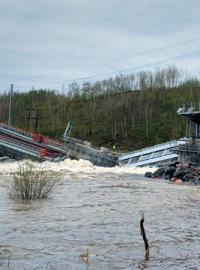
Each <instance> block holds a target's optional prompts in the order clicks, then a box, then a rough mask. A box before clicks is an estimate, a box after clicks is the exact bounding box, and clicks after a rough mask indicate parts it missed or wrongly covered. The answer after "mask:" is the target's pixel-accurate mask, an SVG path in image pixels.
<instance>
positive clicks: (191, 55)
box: [16, 51, 200, 88]
mask: <svg viewBox="0 0 200 270" xmlns="http://www.w3.org/2000/svg"><path fill="white" fill-rule="evenodd" d="M197 57H200V51H194V52H191V53H186V54H181V55H178V56H173V57H169V58H164V59H161V60H158V61H154V62H150V63H147V64H142V65H138V66H136V67H129V68H126V69H119V70H115V71H111V72H105V73H98V74H94V75H90V76H84V77H80V78H74V79H72V80H64V81H55V82H49V83H40V84H39V85H43V84H48V85H57V84H62V83H67V82H68V83H70V82H73V81H77V82H78V81H84V80H89V79H92V78H97V77H100V76H109V75H112V74H117V73H123V72H127V71H130V70H131V71H132V72H133V71H138V70H141V69H146V68H153V67H157V66H160V65H163V64H166V63H168V62H170V61H174V62H184V61H185V60H186V59H195V58H197ZM23 87H32V85H29V86H28V85H24V86H16V88H23Z"/></svg>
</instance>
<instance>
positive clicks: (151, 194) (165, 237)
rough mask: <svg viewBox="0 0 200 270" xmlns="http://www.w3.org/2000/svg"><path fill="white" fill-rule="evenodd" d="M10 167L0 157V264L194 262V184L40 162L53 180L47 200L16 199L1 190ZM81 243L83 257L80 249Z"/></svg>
mask: <svg viewBox="0 0 200 270" xmlns="http://www.w3.org/2000/svg"><path fill="white" fill-rule="evenodd" d="M17 166H18V165H17V162H5V163H1V164H0V174H1V175H0V182H1V185H0V269H11V270H15V269H16V270H23V269H27V270H29V269H31V270H32V269H56V270H64V269H66V270H68V269H69V270H73V269H78V270H79V269H80V270H84V269H91V270H96V269H98V270H107V269H108V270H110V269H116V270H117V269H126V270H129V269H131V270H133V269H161V270H162V269H173V270H176V269H181V270H183V269H200V268H199V267H200V266H199V265H200V264H199V262H200V250H199V247H200V223H199V213H200V189H199V188H198V187H197V186H184V185H173V184H169V183H168V182H167V181H162V180H153V179H152V180H151V179H145V178H144V177H143V176H142V174H143V173H144V171H145V170H147V169H129V170H127V169H124V168H100V167H95V166H93V165H91V164H90V163H89V162H86V161H63V162H59V163H48V162H46V163H44V164H43V166H44V167H45V168H46V169H49V170H52V174H53V173H54V172H58V171H59V172H61V173H62V177H61V180H60V181H59V182H58V183H57V185H56V187H55V190H54V191H53V193H52V194H51V196H50V198H49V199H47V200H41V201H33V202H29V203H22V202H19V201H13V200H11V199H10V198H9V197H8V195H7V192H6V187H7V184H8V183H9V181H10V180H11V178H12V173H13V172H14V171H15V170H16V169H17ZM38 166H39V165H38ZM142 212H144V216H145V222H144V226H145V229H146V234H147V238H148V240H149V245H150V259H149V260H148V261H146V260H145V259H144V243H143V240H142V237H141V235H140V226H139V222H140V218H141V214H142ZM87 248H88V249H89V254H90V256H89V260H88V262H85V261H82V260H81V259H80V255H81V254H83V253H86V250H87Z"/></svg>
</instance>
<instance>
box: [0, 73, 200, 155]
mask: <svg viewBox="0 0 200 270" xmlns="http://www.w3.org/2000/svg"><path fill="white" fill-rule="evenodd" d="M199 101H200V82H199V81H198V80H197V79H191V78H190V79H186V78H185V79H183V77H181V76H180V72H178V71H177V70H176V69H175V68H168V69H166V70H162V71H159V72H156V73H151V72H142V73H138V74H137V76H136V75H131V76H126V77H124V76H117V77H115V78H113V79H109V80H104V81H100V82H96V83H95V84H93V85H90V84H89V83H85V84H84V85H83V86H82V87H80V86H79V85H77V84H76V83H73V84H72V85H71V86H70V89H69V91H67V92H66V93H65V92H64V91H63V93H62V94H61V93H59V92H57V91H53V90H45V89H40V90H31V91H29V92H26V93H21V92H14V95H13V124H14V125H16V126H18V127H22V128H26V127H27V121H28V111H27V109H29V108H37V109H40V110H41V111H40V116H42V119H41V120H40V122H39V129H40V132H41V133H43V134H45V135H48V136H51V137H54V138H61V136H62V134H63V132H64V130H65V127H66V125H67V122H68V121H72V123H73V132H72V136H73V137H76V138H80V139H83V140H87V141H91V142H92V143H93V144H94V145H97V146H107V147H112V145H113V144H115V145H116V148H117V150H134V149H138V148H141V147H144V146H148V145H153V144H156V143H160V142H165V141H167V140H170V139H174V138H179V137H182V136H184V135H185V119H182V118H181V117H180V116H178V115H177V114H176V111H177V109H178V108H179V107H180V106H182V105H183V104H184V103H186V104H188V103H191V102H193V103H197V102H199ZM8 104H9V96H8V93H4V94H2V95H1V96H0V121H2V122H7V119H8ZM32 117H33V118H34V116H32ZM34 121H35V120H34V119H32V120H31V123H30V125H29V129H30V130H31V129H32V131H33V130H34V125H35V123H34Z"/></svg>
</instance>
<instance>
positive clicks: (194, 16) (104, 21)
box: [0, 0, 200, 87]
mask: <svg viewBox="0 0 200 270" xmlns="http://www.w3.org/2000/svg"><path fill="white" fill-rule="evenodd" d="M199 8H200V2H199V1H197V0H184V1H183V0H182V1H181V0H177V1H172V0H165V1H161V0H140V1H139V0H109V1H108V0H101V1H99V0H59V1H58V0H57V1H55V0H43V1H41V0H35V1H32V0H12V1H10V0H0V39H1V42H0V59H1V62H0V76H1V79H0V80H1V81H0V87H4V86H5V85H7V84H9V83H10V82H11V80H14V81H15V80H16V81H17V82H20V83H21V82H25V84H26V83H27V80H25V79H24V78H26V77H31V75H33V76H34V75H40V74H41V75H42V74H47V73H54V72H55V74H56V75H54V76H49V77H46V79H45V78H43V77H42V76H41V82H43V83H44V84H45V85H46V86H47V87H48V81H52V80H54V81H64V80H70V79H74V78H78V77H81V76H87V75H91V74H96V73H101V72H102V71H105V70H107V71H112V70H119V69H123V68H126V67H131V66H137V65H140V64H142V63H143V64H144V63H145V62H146V63H147V62H148V61H154V60H157V59H160V58H163V57H165V56H167V55H169V56H171V55H176V54H177V53H181V52H180V51H179V50H178V49H177V48H174V49H171V50H168V51H167V52H166V53H165V55H162V54H156V55H155V54H152V55H146V56H144V57H143V56H140V57H134V58H131V59H128V58H126V56H127V55H130V54H134V53H137V52H141V51H146V50H151V49H153V48H156V47H157V48H159V47H162V46H165V45H166V44H172V43H175V42H177V41H179V42H180V41H185V40H187V39H192V38H196V37H197V34H198V32H199V30H200V19H199V14H198V11H199ZM195 48H198V44H197V45H196V47H195V44H194V45H193V47H192V44H190V45H188V46H185V47H182V52H185V51H187V50H190V49H191V50H192V49H193V50H194V49H195ZM120 57H121V58H122V59H121V60H119V61H111V60H112V59H117V58H120ZM123 57H125V58H126V59H124V60H123ZM94 63H97V64H96V65H94ZM88 65H91V68H85V67H84V66H88ZM195 65H196V64H195ZM74 67H84V68H82V69H81V68H80V69H73V68H74ZM59 70H60V73H59V72H58V71H59ZM8 78H10V80H9V81H8ZM34 82H35V81H34V80H32V81H31V80H29V81H28V83H29V84H31V83H33V84H34Z"/></svg>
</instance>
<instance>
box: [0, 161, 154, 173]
mask: <svg viewBox="0 0 200 270" xmlns="http://www.w3.org/2000/svg"><path fill="white" fill-rule="evenodd" d="M24 162H25V161H6V162H2V163H0V174H3V175H7V174H12V173H14V172H15V171H16V170H17V169H18V167H19V164H23V163H24ZM34 164H35V165H36V167H38V168H41V167H42V168H43V169H44V170H51V171H55V172H60V171H69V172H73V173H87V174H91V173H92V174H94V173H117V174H120V173H122V174H123V173H133V174H144V173H145V172H147V171H149V172H154V171H155V170H156V167H142V168H134V167H119V166H116V167H112V168H108V167H99V166H95V165H93V164H92V163H91V162H89V161H87V160H78V161H77V160H71V159H65V160H64V161H60V162H49V161H45V162H43V163H42V164H41V163H38V162H34Z"/></svg>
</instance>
